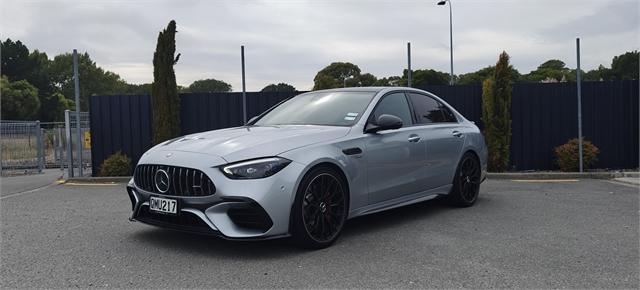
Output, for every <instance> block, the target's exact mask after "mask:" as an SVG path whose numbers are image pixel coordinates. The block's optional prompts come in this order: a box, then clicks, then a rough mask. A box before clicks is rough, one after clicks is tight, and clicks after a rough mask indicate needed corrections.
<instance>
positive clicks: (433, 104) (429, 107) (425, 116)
mask: <svg viewBox="0 0 640 290" xmlns="http://www.w3.org/2000/svg"><path fill="white" fill-rule="evenodd" d="M409 98H410V99H411V104H412V105H413V109H414V111H415V114H416V119H418V122H419V123H421V124H431V123H444V122H457V121H456V118H455V116H454V115H453V112H451V110H449V109H448V108H447V107H446V106H445V105H444V104H442V103H440V102H438V101H436V100H435V99H433V98H431V97H429V96H425V95H421V94H415V93H409Z"/></svg>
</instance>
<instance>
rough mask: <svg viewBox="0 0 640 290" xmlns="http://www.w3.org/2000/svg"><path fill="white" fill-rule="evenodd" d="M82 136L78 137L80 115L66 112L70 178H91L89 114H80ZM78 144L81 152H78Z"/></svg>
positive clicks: (65, 121) (67, 154)
mask: <svg viewBox="0 0 640 290" xmlns="http://www.w3.org/2000/svg"><path fill="white" fill-rule="evenodd" d="M79 118H80V136H78V130H77V128H78V127H77V120H78V114H77V113H76V112H73V111H69V110H66V111H65V112H64V123H65V126H64V127H65V130H64V131H65V135H64V139H65V140H67V141H68V142H66V144H65V145H66V154H65V155H66V157H67V158H66V159H67V160H66V163H67V164H66V167H67V169H68V173H67V174H68V175H67V176H69V177H74V176H91V166H92V165H91V128H90V127H89V113H88V112H80V116H79ZM78 143H79V144H80V146H81V150H80V151H78Z"/></svg>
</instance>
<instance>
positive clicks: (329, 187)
mask: <svg viewBox="0 0 640 290" xmlns="http://www.w3.org/2000/svg"><path fill="white" fill-rule="evenodd" d="M305 193H306V195H305V198H304V199H303V202H302V206H303V207H302V210H303V213H302V216H303V223H304V225H305V227H306V229H307V232H308V233H309V235H310V236H311V237H312V238H313V239H315V240H317V241H328V240H331V239H333V238H334V237H335V235H336V234H337V233H338V232H339V231H340V229H341V228H342V225H343V223H344V218H345V215H346V211H345V196H344V195H345V192H344V191H343V189H342V184H341V182H340V181H339V179H338V178H336V177H335V176H334V175H331V174H321V175H319V176H316V177H315V178H314V179H313V180H312V181H311V182H310V183H309V184H308V185H307V189H306V192H305Z"/></svg>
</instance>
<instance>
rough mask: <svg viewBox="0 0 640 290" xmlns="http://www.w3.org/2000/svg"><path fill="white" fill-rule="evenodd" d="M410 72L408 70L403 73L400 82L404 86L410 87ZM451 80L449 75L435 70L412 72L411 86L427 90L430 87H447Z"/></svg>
mask: <svg viewBox="0 0 640 290" xmlns="http://www.w3.org/2000/svg"><path fill="white" fill-rule="evenodd" d="M408 72H409V71H408V70H406V69H405V70H404V71H403V72H402V80H401V81H400V82H401V84H402V85H403V86H406V85H408V82H407V73H408ZM450 79H451V78H450V77H449V74H448V73H445V72H441V71H437V70H433V69H417V70H414V71H412V72H411V86H412V87H414V88H425V87H426V86H428V85H446V84H448V83H449V80H450Z"/></svg>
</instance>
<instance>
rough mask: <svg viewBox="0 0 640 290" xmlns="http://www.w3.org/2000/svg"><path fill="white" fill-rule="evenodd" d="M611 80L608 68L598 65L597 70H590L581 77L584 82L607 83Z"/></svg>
mask: <svg viewBox="0 0 640 290" xmlns="http://www.w3.org/2000/svg"><path fill="white" fill-rule="evenodd" d="M612 78H613V73H612V71H611V69H610V68H606V67H604V66H603V65H599V66H598V68H596V69H592V70H590V71H588V72H586V73H585V74H584V75H583V79H584V80H585V81H608V80H611V79H612Z"/></svg>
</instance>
